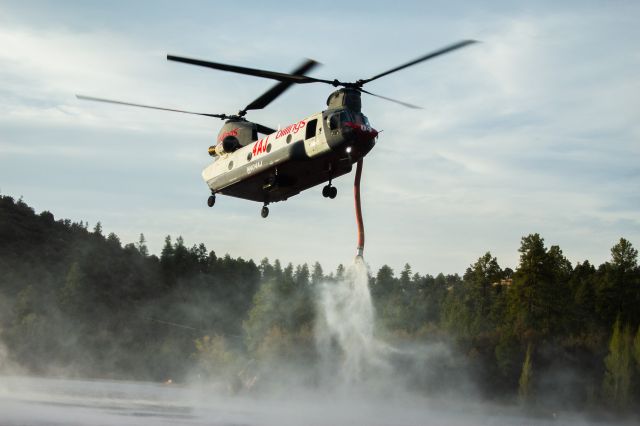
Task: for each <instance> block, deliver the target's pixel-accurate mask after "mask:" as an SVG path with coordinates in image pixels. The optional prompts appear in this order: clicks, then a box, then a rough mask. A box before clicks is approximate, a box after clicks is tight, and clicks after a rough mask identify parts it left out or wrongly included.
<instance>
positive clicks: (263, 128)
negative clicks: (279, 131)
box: [253, 123, 276, 135]
mask: <svg viewBox="0 0 640 426" xmlns="http://www.w3.org/2000/svg"><path fill="white" fill-rule="evenodd" d="M253 124H255V125H256V129H257V130H258V133H262V134H263V135H270V134H271V133H275V132H276V129H272V128H271V127H267V126H263V125H262V124H259V123H253Z"/></svg>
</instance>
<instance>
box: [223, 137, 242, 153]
mask: <svg viewBox="0 0 640 426" xmlns="http://www.w3.org/2000/svg"><path fill="white" fill-rule="evenodd" d="M221 145H222V149H223V150H224V152H227V153H228V152H233V151H235V150H236V149H238V148H240V141H239V140H238V138H237V137H235V136H227V137H226V138H224V139H222V143H221Z"/></svg>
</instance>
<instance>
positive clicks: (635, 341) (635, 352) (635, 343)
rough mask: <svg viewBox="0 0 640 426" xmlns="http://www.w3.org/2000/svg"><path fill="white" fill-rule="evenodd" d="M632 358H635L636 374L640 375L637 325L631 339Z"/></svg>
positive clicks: (639, 328)
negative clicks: (633, 337)
mask: <svg viewBox="0 0 640 426" xmlns="http://www.w3.org/2000/svg"><path fill="white" fill-rule="evenodd" d="M633 358H634V359H635V360H636V368H637V369H638V375H640V326H638V331H637V332H636V337H635V339H633Z"/></svg>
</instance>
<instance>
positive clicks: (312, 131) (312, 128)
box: [305, 119, 318, 139]
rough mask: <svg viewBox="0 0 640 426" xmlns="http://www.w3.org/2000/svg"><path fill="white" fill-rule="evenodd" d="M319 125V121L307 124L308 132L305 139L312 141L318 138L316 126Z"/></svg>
mask: <svg viewBox="0 0 640 426" xmlns="http://www.w3.org/2000/svg"><path fill="white" fill-rule="evenodd" d="M317 125H318V120H317V119H316V120H311V121H310V122H308V123H307V132H306V134H305V139H310V138H313V137H315V136H316V126H317Z"/></svg>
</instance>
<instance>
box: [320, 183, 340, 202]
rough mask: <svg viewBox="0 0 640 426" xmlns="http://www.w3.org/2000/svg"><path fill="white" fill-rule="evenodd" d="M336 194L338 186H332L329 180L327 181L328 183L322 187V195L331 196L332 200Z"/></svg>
mask: <svg viewBox="0 0 640 426" xmlns="http://www.w3.org/2000/svg"><path fill="white" fill-rule="evenodd" d="M336 195H338V188H336V187H335V186H332V185H331V182H329V184H328V185H326V186H325V187H323V188H322V196H323V197H324V198H331V199H332V200H333V199H334V198H336Z"/></svg>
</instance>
